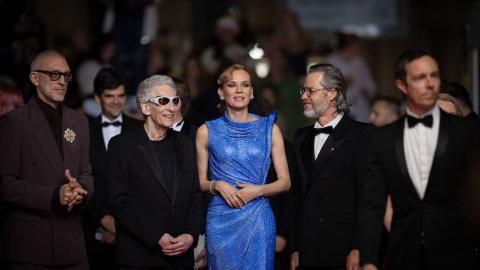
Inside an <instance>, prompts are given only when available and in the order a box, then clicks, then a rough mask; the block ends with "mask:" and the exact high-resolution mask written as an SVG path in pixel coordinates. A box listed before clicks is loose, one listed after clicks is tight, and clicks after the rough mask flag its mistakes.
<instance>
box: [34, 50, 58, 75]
mask: <svg viewBox="0 0 480 270" xmlns="http://www.w3.org/2000/svg"><path fill="white" fill-rule="evenodd" d="M53 58H61V59H63V60H64V61H65V62H67V59H66V58H65V56H63V55H62V54H61V53H59V52H57V51H54V50H47V51H43V52H41V53H39V54H38V55H37V56H36V57H35V59H33V61H32V64H31V65H30V72H32V71H35V70H38V69H42V68H44V66H45V62H46V61H49V60H51V59H53Z"/></svg>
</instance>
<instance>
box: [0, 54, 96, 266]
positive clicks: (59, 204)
mask: <svg viewBox="0 0 480 270" xmlns="http://www.w3.org/2000/svg"><path fill="white" fill-rule="evenodd" d="M71 80H72V74H71V72H70V68H69V65H68V63H67V61H66V59H65V57H64V56H62V55H61V54H60V53H58V52H56V51H44V52H41V53H40V54H39V55H37V56H36V58H35V59H34V60H33V62H32V64H31V68H30V81H31V82H32V83H33V84H34V85H35V88H36V95H34V97H33V98H32V99H31V100H30V101H29V102H28V104H27V105H25V106H23V107H21V108H19V109H17V110H15V111H12V112H10V113H8V114H6V115H5V116H4V117H3V118H2V119H1V120H0V149H2V150H1V155H0V173H1V179H2V197H1V198H2V202H3V203H4V206H5V209H4V211H5V212H4V220H3V224H2V229H3V230H2V237H1V239H2V240H1V245H0V258H1V262H2V263H3V267H2V269H9V270H11V269H70V270H73V269H75V270H77V269H85V270H87V269H88V263H87V256H86V252H85V245H84V238H83V233H82V226H81V223H80V210H81V209H82V208H83V206H84V205H85V204H86V202H87V200H88V199H89V197H90V196H91V195H92V194H93V179H92V176H91V171H90V163H89V160H88V145H89V137H88V124H87V119H85V117H84V116H82V115H81V114H80V113H78V112H75V111H74V110H71V109H69V108H66V107H65V106H63V104H62V102H63V100H64V97H65V94H66V91H67V87H68V83H69V82H70V81H71Z"/></svg>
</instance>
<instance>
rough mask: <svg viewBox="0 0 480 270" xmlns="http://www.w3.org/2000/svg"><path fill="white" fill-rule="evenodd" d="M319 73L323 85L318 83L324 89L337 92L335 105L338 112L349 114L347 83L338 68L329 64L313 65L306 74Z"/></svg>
mask: <svg viewBox="0 0 480 270" xmlns="http://www.w3.org/2000/svg"><path fill="white" fill-rule="evenodd" d="M314 72H320V73H322V74H323V83H320V84H321V85H322V86H323V87H324V88H326V89H332V88H333V89H335V90H337V96H336V97H335V105H336V107H337V111H338V112H344V113H348V112H350V104H349V103H348V101H347V95H346V92H347V82H346V81H345V78H344V77H343V74H342V72H341V71H340V69H339V68H337V67H336V66H334V65H331V64H323V63H322V64H315V65H312V66H310V68H309V69H308V73H309V74H310V73H314Z"/></svg>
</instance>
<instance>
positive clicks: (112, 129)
mask: <svg viewBox="0 0 480 270" xmlns="http://www.w3.org/2000/svg"><path fill="white" fill-rule="evenodd" d="M115 121H119V122H120V123H123V117H122V114H120V115H119V116H118V117H117V118H115V119H113V121H110V120H108V118H106V117H105V116H103V114H102V124H103V123H105V122H107V123H113V122H115ZM121 132H122V126H118V127H116V126H113V125H110V126H108V127H102V133H103V142H104V143H105V149H108V142H109V141H110V139H111V138H113V137H114V136H117V135H118V134H120V133H121Z"/></svg>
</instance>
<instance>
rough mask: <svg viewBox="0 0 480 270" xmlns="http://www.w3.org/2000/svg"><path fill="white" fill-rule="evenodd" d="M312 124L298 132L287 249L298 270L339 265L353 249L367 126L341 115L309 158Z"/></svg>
mask: <svg viewBox="0 0 480 270" xmlns="http://www.w3.org/2000/svg"><path fill="white" fill-rule="evenodd" d="M311 128H312V126H309V127H305V128H302V129H299V130H297V132H296V134H295V156H296V159H297V166H298V173H299V181H297V182H296V183H295V182H293V183H292V184H294V186H293V187H292V192H293V193H292V196H293V198H292V199H291V200H292V203H293V206H291V208H290V209H291V211H292V217H291V219H292V221H293V223H292V225H291V227H292V234H291V239H290V241H291V245H292V246H291V250H292V251H300V264H301V266H339V267H341V266H344V265H345V259H346V257H347V256H348V253H349V252H350V250H352V249H354V248H357V244H358V243H357V239H356V218H357V207H358V199H359V194H360V193H361V191H362V189H361V184H362V179H363V178H364V175H365V174H366V167H367V166H366V165H367V163H366V158H365V157H366V156H367V154H368V146H369V142H370V134H371V127H370V125H368V124H365V123H361V122H357V121H354V120H352V119H351V118H350V117H349V116H347V115H344V116H343V118H342V119H341V120H340V122H339V123H338V125H337V126H336V128H335V129H334V133H333V134H331V135H330V136H329V137H328V139H327V140H326V142H325V144H324V145H323V147H322V150H321V151H320V153H319V155H318V157H317V159H316V160H314V137H313V136H311V135H310V132H309V130H310V129H311Z"/></svg>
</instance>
